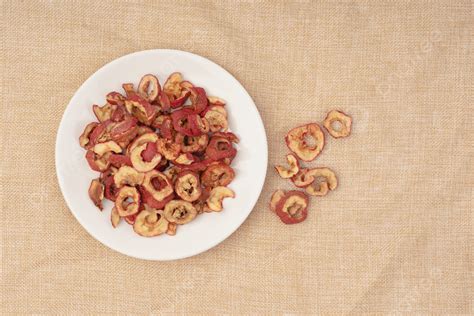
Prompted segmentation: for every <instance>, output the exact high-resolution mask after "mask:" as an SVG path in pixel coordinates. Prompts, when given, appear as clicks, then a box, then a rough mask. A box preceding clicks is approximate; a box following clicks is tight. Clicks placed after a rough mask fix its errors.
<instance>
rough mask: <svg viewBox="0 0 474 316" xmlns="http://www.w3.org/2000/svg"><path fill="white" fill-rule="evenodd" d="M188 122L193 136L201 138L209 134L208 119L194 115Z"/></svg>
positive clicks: (189, 117)
mask: <svg viewBox="0 0 474 316" xmlns="http://www.w3.org/2000/svg"><path fill="white" fill-rule="evenodd" d="M188 121H189V127H190V128H191V133H192V134H193V136H199V135H202V134H206V133H209V131H210V125H209V122H208V121H207V119H206V118H204V117H200V116H199V115H196V114H194V115H190V116H188Z"/></svg>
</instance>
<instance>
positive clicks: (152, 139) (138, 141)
mask: <svg viewBox="0 0 474 316" xmlns="http://www.w3.org/2000/svg"><path fill="white" fill-rule="evenodd" d="M157 140H158V135H157V134H156V133H154V132H149V133H145V134H143V135H140V136H138V137H137V138H135V139H134V140H133V142H132V143H131V144H130V145H129V146H128V148H127V154H130V153H131V152H132V151H133V150H134V149H135V148H136V147H138V146H140V145H143V144H147V143H156V141H157Z"/></svg>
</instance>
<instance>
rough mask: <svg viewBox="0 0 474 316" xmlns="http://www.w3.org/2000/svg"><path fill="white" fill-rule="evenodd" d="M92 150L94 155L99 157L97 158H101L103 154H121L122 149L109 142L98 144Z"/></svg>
mask: <svg viewBox="0 0 474 316" xmlns="http://www.w3.org/2000/svg"><path fill="white" fill-rule="evenodd" d="M92 150H93V151H94V153H96V154H97V155H99V157H102V156H103V155H104V154H105V153H108V152H114V153H116V154H118V153H121V152H122V148H121V147H120V146H119V145H118V144H117V143H116V142H114V141H113V140H110V141H108V142H105V143H98V144H96V145H95V146H94V148H93V149H92Z"/></svg>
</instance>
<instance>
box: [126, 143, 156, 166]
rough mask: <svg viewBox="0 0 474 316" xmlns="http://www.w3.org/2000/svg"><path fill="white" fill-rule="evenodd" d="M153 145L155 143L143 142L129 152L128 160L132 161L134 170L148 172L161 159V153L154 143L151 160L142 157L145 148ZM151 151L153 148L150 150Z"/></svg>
mask: <svg viewBox="0 0 474 316" xmlns="http://www.w3.org/2000/svg"><path fill="white" fill-rule="evenodd" d="M150 144H151V145H152V146H153V145H155V143H145V144H141V145H139V146H137V147H135V148H134V149H133V150H132V151H131V152H130V160H131V161H132V165H133V167H134V168H135V170H137V171H139V172H148V171H151V170H153V169H154V168H155V167H156V166H157V165H158V164H159V163H160V161H161V154H160V153H158V152H157V151H156V145H155V150H154V153H152V154H151V155H152V158H151V160H148V159H144V157H143V156H144V155H143V154H144V153H145V152H146V150H147V148H148V147H149V146H150ZM152 151H153V150H152Z"/></svg>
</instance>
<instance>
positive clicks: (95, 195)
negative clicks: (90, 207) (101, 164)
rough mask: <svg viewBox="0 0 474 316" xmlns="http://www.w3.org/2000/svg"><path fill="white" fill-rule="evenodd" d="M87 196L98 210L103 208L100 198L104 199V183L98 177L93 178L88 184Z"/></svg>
mask: <svg viewBox="0 0 474 316" xmlns="http://www.w3.org/2000/svg"><path fill="white" fill-rule="evenodd" d="M89 198H90V199H91V201H92V202H94V205H95V206H97V207H98V208H99V209H100V210H102V209H103V207H102V200H103V199H104V185H103V184H102V182H100V180H99V179H94V180H92V181H91V184H90V186H89Z"/></svg>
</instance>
